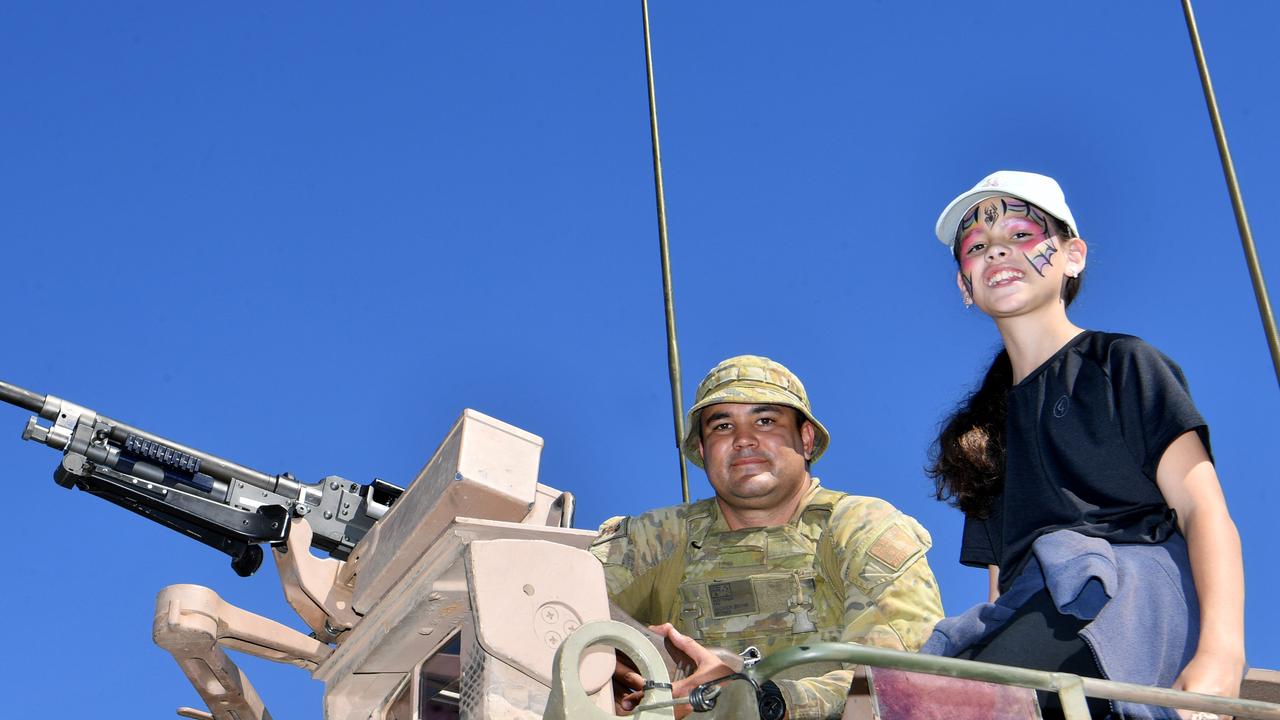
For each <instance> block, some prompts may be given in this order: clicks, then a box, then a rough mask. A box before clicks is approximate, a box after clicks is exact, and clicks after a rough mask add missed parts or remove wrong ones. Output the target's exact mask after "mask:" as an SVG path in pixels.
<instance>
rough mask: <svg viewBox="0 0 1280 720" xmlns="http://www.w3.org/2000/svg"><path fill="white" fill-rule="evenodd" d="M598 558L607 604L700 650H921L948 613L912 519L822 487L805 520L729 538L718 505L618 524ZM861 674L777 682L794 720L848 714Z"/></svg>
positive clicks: (834, 671) (848, 671) (795, 674)
mask: <svg viewBox="0 0 1280 720" xmlns="http://www.w3.org/2000/svg"><path fill="white" fill-rule="evenodd" d="M600 530H601V531H600V536H599V537H598V538H597V539H596V541H595V543H594V544H593V545H592V547H591V551H592V552H593V553H594V554H595V555H596V557H598V558H599V559H600V561H601V562H602V563H603V564H604V570H605V578H606V581H607V583H608V586H609V595H610V597H611V598H612V599H613V600H614V602H616V603H617V604H618V606H619V607H621V608H622V609H623V610H625V611H626V612H628V613H630V614H631V615H632V616H633V617H635V618H636V619H637V620H639V621H640V622H643V623H647V624H658V623H663V622H670V623H672V624H673V625H675V626H676V628H678V629H679V630H680V631H681V632H683V633H685V634H687V635H689V636H691V637H693V638H696V639H698V640H699V642H701V643H702V644H703V645H706V646H719V647H725V648H728V649H729V650H732V651H733V652H741V651H742V650H744V649H745V648H746V647H748V646H751V645H754V646H756V647H757V648H759V649H760V651H761V652H762V653H764V654H765V655H769V654H770V653H774V652H777V651H778V650H781V649H783V648H786V647H791V646H793V645H800V644H804V643H806V642H823V641H834V640H838V641H846V642H859V643H864V644H868V645H876V646H880V647H889V648H895V649H905V650H911V651H915V650H918V649H919V648H920V646H921V645H922V644H923V643H924V641H925V639H926V638H928V636H929V633H930V632H931V631H932V629H933V625H934V624H935V623H936V622H937V621H938V620H939V619H940V618H941V617H942V600H941V598H940V596H939V594H938V587H937V583H936V581H935V580H934V577H933V572H932V571H931V570H930V569H929V565H928V562H927V561H926V560H925V553H926V551H927V550H928V549H929V547H930V545H931V544H932V541H931V539H930V537H929V533H928V532H927V531H926V530H925V529H924V528H923V527H921V526H920V524H919V523H917V522H916V521H915V520H914V519H912V518H911V517H909V516H907V515H904V514H903V513H901V512H899V511H898V510H896V509H895V508H894V507H893V506H892V505H890V504H889V503H887V502H885V501H883V500H880V499H877V498H871V497H860V496H855V495H846V494H844V493H837V492H833V491H830V490H826V489H824V488H822V487H820V486H819V485H818V483H817V481H816V479H815V480H814V482H813V486H812V487H811V489H810V491H809V494H808V496H807V498H806V500H805V502H804V503H803V504H802V507H801V508H800V510H799V511H798V512H797V513H796V516H795V517H794V518H793V519H792V520H791V522H789V523H788V524H786V525H782V526H778V527H773V528H748V529H742V530H730V529H729V528H728V526H727V524H726V523H725V521H724V518H723V516H722V515H721V514H720V510H719V506H718V505H717V504H716V502H715V499H714V498H712V499H707V500H701V501H699V502H696V503H692V504H689V505H676V506H672V507H667V508H660V509H658V510H651V511H649V512H646V513H644V514H641V515H637V516H634V517H628V518H612V519H610V520H609V521H606V522H605V523H604V524H603V525H602V526H601V529H600ZM852 677H853V672H852V666H844V667H841V666H838V665H835V664H830V665H825V666H816V665H815V666H805V667H803V668H795V669H793V671H792V672H790V673H788V676H787V677H784V678H781V679H776V682H777V683H778V686H779V687H780V688H781V689H782V692H783V694H784V695H785V696H786V701H787V709H788V713H789V716H790V718H791V719H792V720H808V719H817V718H839V717H840V714H841V712H842V711H843V708H844V700H845V695H846V694H847V692H848V689H849V686H850V684H851V682H852Z"/></svg>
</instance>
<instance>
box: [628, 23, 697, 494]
mask: <svg viewBox="0 0 1280 720" xmlns="http://www.w3.org/2000/svg"><path fill="white" fill-rule="evenodd" d="M640 11H641V13H642V14H643V16H644V70H645V75H646V76H647V77H648V80H649V135H650V137H651V138H652V141H653V188H654V192H655V194H656V195H657V197H658V251H659V252H660V253H661V255H662V300H663V305H664V307H665V308H666V312H667V370H668V372H669V373H670V375H671V409H672V411H673V412H674V414H675V427H676V454H677V455H679V456H680V495H681V497H682V498H683V502H686V503H687V502H689V468H688V466H687V465H686V464H685V461H684V449H683V445H684V417H683V412H684V400H683V399H681V397H680V349H679V347H678V346H677V345H676V304H675V295H674V294H673V293H672V291H671V256H670V253H669V248H668V245H667V203H666V199H665V197H664V196H663V194H662V150H661V148H660V146H659V144H658V100H657V96H656V95H655V94H654V91H653V50H652V48H651V47H650V44H649V0H640Z"/></svg>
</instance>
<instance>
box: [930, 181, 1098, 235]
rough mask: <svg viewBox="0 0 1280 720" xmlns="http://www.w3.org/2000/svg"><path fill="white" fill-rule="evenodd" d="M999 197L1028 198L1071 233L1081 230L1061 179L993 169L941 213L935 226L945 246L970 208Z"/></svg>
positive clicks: (1074, 233) (1077, 233)
mask: <svg viewBox="0 0 1280 720" xmlns="http://www.w3.org/2000/svg"><path fill="white" fill-rule="evenodd" d="M1000 196H1008V197H1016V198H1018V199H1019V200H1026V201H1027V202H1029V203H1031V204H1032V205H1035V206H1036V207H1038V208H1040V209H1041V210H1043V211H1045V212H1047V213H1049V214H1050V215H1052V216H1054V217H1055V218H1057V219H1059V220H1061V221H1062V222H1064V223H1066V224H1067V228H1068V229H1070V230H1071V234H1072V235H1074V236H1076V237H1079V236H1080V231H1079V230H1077V229H1076V219H1075V218H1074V217H1072V215H1071V208H1069V207H1067V198H1066V196H1065V195H1063V194H1062V188H1061V187H1059V185H1058V181H1057V180H1054V179H1053V178H1051V177H1048V176H1046V175H1037V174H1036V173H1029V172H1020V171H1018V170H1000V171H999V172H993V173H991V174H990V175H988V176H986V177H984V178H982V181H981V182H979V183H978V184H977V185H974V186H973V189H972V190H969V191H968V192H966V193H964V194H962V195H960V197H957V198H956V199H955V200H952V201H951V204H950V205H948V206H947V209H946V210H943V211H942V214H941V215H939V216H938V224H937V226H936V227H935V228H934V233H935V234H937V236H938V239H939V240H941V241H942V244H943V245H946V246H947V247H951V246H953V245H954V244H955V241H956V230H957V229H958V228H959V227H960V220H961V219H962V218H963V217H964V216H965V215H966V214H967V213H968V212H969V210H971V209H972V208H973V206H974V205H977V204H978V203H980V202H982V201H983V200H986V199H987V198H989V197H1000Z"/></svg>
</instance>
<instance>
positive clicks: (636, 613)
mask: <svg viewBox="0 0 1280 720" xmlns="http://www.w3.org/2000/svg"><path fill="white" fill-rule="evenodd" d="M682 530H683V525H682V524H681V522H680V518H679V517H678V516H677V515H675V514H674V513H671V512H665V511H661V510H659V511H651V512H647V513H644V514H643V515H636V516H634V517H614V518H609V519H608V520H606V521H605V522H604V523H603V524H602V525H601V526H600V532H599V535H598V536H597V537H596V539H595V541H594V542H592V543H591V548H590V549H591V553H592V554H593V555H595V556H596V558H597V559H598V560H599V561H600V562H601V564H603V565H604V578H605V584H606V585H607V586H608V590H609V599H610V600H612V601H613V602H614V603H616V604H617V605H618V607H620V608H622V610H624V611H625V612H626V613H627V614H629V615H631V617H633V618H635V619H636V620H638V621H640V622H642V623H645V624H650V625H652V624H658V623H663V622H667V621H668V620H670V619H671V618H669V617H667V615H668V614H669V611H670V608H671V607H672V604H673V603H674V599H675V592H676V588H677V586H678V585H679V577H678V576H677V577H676V578H675V579H674V582H673V581H672V578H671V574H672V572H673V570H674V569H675V568H674V566H675V565H677V564H678V561H679V559H680V555H679V553H677V552H676V549H677V548H678V547H679V545H680V541H679V537H682V535H681V532H680V531H682Z"/></svg>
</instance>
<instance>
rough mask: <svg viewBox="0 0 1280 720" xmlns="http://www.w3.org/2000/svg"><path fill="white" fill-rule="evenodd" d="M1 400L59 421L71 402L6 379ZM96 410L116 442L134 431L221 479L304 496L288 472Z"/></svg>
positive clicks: (62, 447) (0, 391) (0, 388)
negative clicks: (229, 456)
mask: <svg viewBox="0 0 1280 720" xmlns="http://www.w3.org/2000/svg"><path fill="white" fill-rule="evenodd" d="M0 400H4V401H5V402H7V403H9V404H10V405H17V406H18V407H20V408H24V409H26V410H29V411H31V412H34V413H37V414H39V415H40V417H42V418H44V419H45V420H49V421H53V422H57V421H58V419H59V417H60V416H61V415H62V414H63V412H64V410H65V409H66V406H67V405H69V403H67V401H65V400H63V399H62V398H59V397H56V396H53V395H40V394H39V393H34V392H31V391H30V390H27V389H25V388H21V387H18V386H17V385H13V384H11V383H7V382H4V381H0ZM76 408H77V409H78V410H84V408H79V407H78V406H76ZM90 412H92V411H90ZM94 414H95V415H96V417H97V419H98V421H100V422H103V423H106V424H108V425H110V426H111V433H110V439H111V441H112V442H115V443H118V444H124V443H125V442H126V441H127V440H128V438H129V436H130V435H133V436H134V437H136V438H139V439H141V440H145V441H149V442H152V443H156V444H158V445H163V446H165V447H168V448H172V449H173V450H177V451H178V452H181V453H184V454H186V455H190V456H191V457H194V458H197V459H199V460H200V471H201V472H202V473H204V474H206V475H208V476H209V477H211V478H213V479H215V480H221V481H222V482H224V483H228V484H229V483H233V482H243V483H245V484H247V485H252V486H254V487H256V488H260V489H262V490H266V491H268V492H273V493H277V494H279V495H284V496H286V497H289V498H291V499H296V500H301V499H303V498H302V494H303V487H304V486H303V484H302V483H300V482H298V481H297V480H295V479H293V478H291V477H289V476H288V475H268V474H266V473H264V472H261V471H259V470H254V469H253V468H250V467H245V466H244V465H241V464H239V463H236V462H232V461H230V460H227V459H225V458H220V457H218V456H217V455H213V454H211V453H207V452H205V451H203V450H200V449H197V448H193V447H189V446H187V445H183V444H181V443H177V442H174V441H172V440H169V439H168V438H164V437H161V436H159V435H156V434H155V433H151V432H147V431H146V430H143V429H142V428H138V427H134V426H132V425H129V424H128V423H123V422H120V421H119V420H114V419H112V418H109V417H106V416H105V415H98V414H96V413H94ZM28 429H29V430H30V429H31V428H30V426H28ZM24 437H28V435H26V434H24ZM51 437H56V436H51ZM34 439H37V440H40V441H41V442H44V444H46V445H49V446H50V447H53V448H54V449H56V450H65V449H66V444H65V443H61V444H60V445H55V444H54V443H53V442H50V441H49V440H45V439H42V438H39V437H35V438H34Z"/></svg>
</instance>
